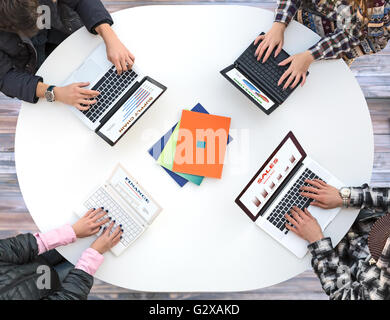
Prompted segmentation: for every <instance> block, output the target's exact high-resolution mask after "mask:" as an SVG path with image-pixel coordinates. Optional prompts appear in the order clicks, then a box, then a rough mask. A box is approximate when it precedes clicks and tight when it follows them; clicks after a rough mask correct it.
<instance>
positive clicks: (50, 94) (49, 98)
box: [45, 91, 54, 102]
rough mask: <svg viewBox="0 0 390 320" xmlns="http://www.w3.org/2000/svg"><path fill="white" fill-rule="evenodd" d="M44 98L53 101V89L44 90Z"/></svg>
mask: <svg viewBox="0 0 390 320" xmlns="http://www.w3.org/2000/svg"><path fill="white" fill-rule="evenodd" d="M45 98H46V100H47V101H49V102H53V101H54V93H53V91H46V92H45Z"/></svg>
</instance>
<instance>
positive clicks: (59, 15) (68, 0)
mask: <svg viewBox="0 0 390 320" xmlns="http://www.w3.org/2000/svg"><path fill="white" fill-rule="evenodd" d="M0 17H1V19H0V91H1V92H2V93H4V94H5V95H7V96H9V97H13V98H14V97H16V98H18V99H20V100H23V101H27V102H30V103H36V102H38V99H39V98H43V97H44V96H45V92H46V91H47V89H48V88H49V85H48V84H45V83H44V79H42V77H39V76H36V75H35V73H36V71H37V70H38V68H39V67H40V66H41V64H42V63H43V62H44V60H45V59H46V57H47V56H48V55H49V54H50V53H51V52H52V51H53V50H54V48H55V47H56V46H57V45H59V44H60V43H61V42H62V41H63V40H64V39H65V38H67V37H68V36H69V35H70V34H72V33H73V32H75V31H76V30H78V29H79V28H80V27H82V26H83V25H85V27H86V28H87V30H88V31H89V32H91V33H92V34H99V35H100V36H101V37H102V38H103V40H104V42H105V45H106V47H107V58H108V60H109V61H111V62H112V63H113V64H114V65H115V67H116V69H117V71H118V73H119V74H121V73H122V72H125V71H127V70H129V69H131V67H132V65H133V63H134V60H135V58H134V56H133V54H132V53H131V52H130V51H129V50H128V49H127V48H126V47H125V46H124V45H123V44H122V42H121V41H120V40H119V38H118V37H117V35H116V34H115V32H114V31H113V30H112V29H111V25H112V24H113V20H112V18H111V16H110V14H109V13H108V12H107V10H106V9H105V8H104V6H103V4H102V2H101V1H100V0H1V1H0ZM75 50H83V48H82V47H81V48H75ZM66 58H67V57H63V59H64V60H66ZM64 63H66V61H64ZM51 72H53V73H54V72H56V71H55V70H52V71H51ZM88 85H89V83H74V84H70V85H68V86H64V87H55V88H54V94H55V99H56V100H57V101H61V102H63V103H65V104H68V105H71V106H74V107H76V108H78V109H80V110H87V109H88V108H89V107H90V105H92V104H94V103H96V99H94V98H96V97H97V96H98V94H99V92H97V91H93V90H87V89H86V88H85V87H87V86H88ZM90 98H92V99H93V100H90ZM83 105H84V106H83Z"/></svg>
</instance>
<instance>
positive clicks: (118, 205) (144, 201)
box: [75, 165, 162, 256]
mask: <svg viewBox="0 0 390 320" xmlns="http://www.w3.org/2000/svg"><path fill="white" fill-rule="evenodd" d="M100 207H103V208H104V210H108V213H107V214H106V215H105V216H104V217H103V218H101V219H100V220H104V219H106V218H107V217H110V218H111V220H110V222H108V223H106V224H105V225H103V226H102V229H101V230H100V231H99V232H98V234H97V236H100V235H101V234H102V232H103V228H104V227H108V226H109V225H110V223H112V221H114V220H115V225H114V227H113V228H112V231H114V230H115V228H117V227H120V228H121V229H123V234H122V239H121V240H120V242H119V243H118V244H117V245H116V246H115V247H113V248H112V249H111V252H112V253H113V254H114V255H116V256H119V255H120V254H121V253H122V252H123V251H124V250H126V248H128V247H129V246H130V245H131V244H132V243H134V242H135V241H136V240H137V239H138V238H139V237H140V236H141V235H142V234H143V233H144V232H145V230H146V229H147V228H148V227H149V226H150V224H151V223H152V222H153V221H154V219H155V218H156V217H157V215H158V214H159V213H160V212H161V210H162V208H161V207H160V205H158V203H157V202H156V201H155V200H154V199H153V198H152V197H151V196H150V195H149V194H148V193H147V192H146V190H145V189H144V188H143V187H142V186H141V185H140V184H139V183H138V182H137V181H136V180H135V179H134V178H133V177H132V176H131V175H130V174H129V173H128V172H127V171H126V170H125V169H124V168H123V167H122V166H121V165H118V166H117V167H116V168H115V170H114V172H113V173H112V175H111V177H110V178H109V179H108V180H107V181H106V182H105V183H104V184H103V185H101V186H99V187H97V188H95V189H94V190H93V192H91V193H90V194H89V195H88V196H87V197H86V199H85V200H84V201H83V203H81V204H80V205H79V206H78V208H76V209H75V214H76V215H77V216H79V217H82V216H83V215H84V214H85V213H86V212H87V211H88V210H90V209H92V208H100ZM100 220H99V221H100Z"/></svg>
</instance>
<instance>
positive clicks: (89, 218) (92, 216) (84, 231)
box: [72, 208, 110, 238]
mask: <svg viewBox="0 0 390 320" xmlns="http://www.w3.org/2000/svg"><path fill="white" fill-rule="evenodd" d="M106 215H107V212H106V211H104V210H103V208H98V209H95V208H94V209H90V210H88V211H87V213H86V214H85V215H84V216H83V217H82V218H80V219H79V220H78V221H77V222H76V223H75V224H74V225H73V226H72V227H73V230H74V233H75V234H76V237H77V238H85V237H89V236H92V235H94V234H96V233H98V232H99V230H100V228H101V226H103V225H104V224H106V223H108V222H109V221H110V219H109V218H108V217H107V216H106Z"/></svg>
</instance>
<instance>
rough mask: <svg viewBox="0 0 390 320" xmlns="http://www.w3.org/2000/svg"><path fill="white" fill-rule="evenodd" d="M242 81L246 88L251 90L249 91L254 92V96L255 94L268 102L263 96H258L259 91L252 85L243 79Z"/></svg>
mask: <svg viewBox="0 0 390 320" xmlns="http://www.w3.org/2000/svg"><path fill="white" fill-rule="evenodd" d="M242 81H243V82H244V83H245V84H246V86H247V87H248V88H249V89H251V90H252V91H253V92H254V94H256V95H257V96H258V97H260V98H261V99H263V100H264V101H265V102H269V100H268V99H267V97H265V96H263V95H262V94H260V91H259V90H258V89H257V88H256V87H255V86H254V85H253V84H251V83H250V82H249V81H247V80H245V79H243V80H242Z"/></svg>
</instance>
